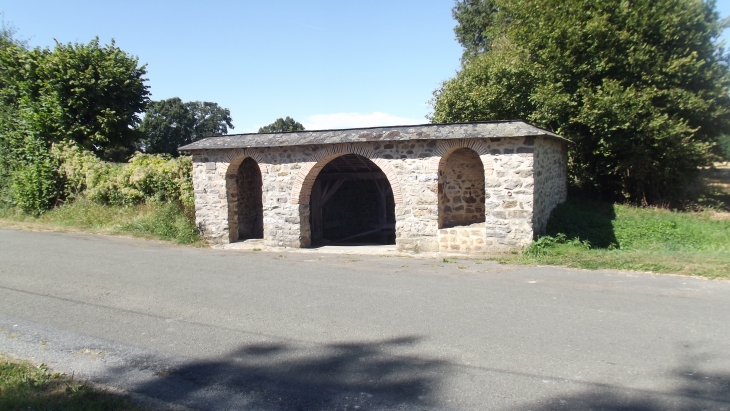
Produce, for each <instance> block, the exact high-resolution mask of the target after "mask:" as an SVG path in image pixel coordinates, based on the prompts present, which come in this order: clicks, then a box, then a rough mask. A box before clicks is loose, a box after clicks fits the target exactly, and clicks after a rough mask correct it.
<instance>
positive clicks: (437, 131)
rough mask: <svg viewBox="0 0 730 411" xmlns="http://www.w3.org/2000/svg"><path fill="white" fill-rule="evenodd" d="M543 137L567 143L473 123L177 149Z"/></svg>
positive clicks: (516, 125)
mask: <svg viewBox="0 0 730 411" xmlns="http://www.w3.org/2000/svg"><path fill="white" fill-rule="evenodd" d="M527 136H535V137H537V136H543V137H548V138H554V139H558V140H561V141H564V142H567V143H569V144H570V143H571V142H570V140H568V139H566V138H564V137H561V136H559V135H557V134H554V133H551V132H550V131H547V130H543V129H541V128H539V127H535V126H533V125H532V124H529V123H527V122H525V121H522V120H508V121H490V122H473V123H449V124H422V125H415V126H389V127H368V128H350V129H340V130H312V131H295V132H290V133H249V134H228V135H225V136H220V137H208V138H205V139H202V140H199V141H196V142H194V143H192V144H188V145H186V146H182V147H180V148H179V149H178V150H180V151H196V150H215V149H228V148H249V147H281V146H306V145H316V144H337V143H361V142H368V141H407V140H452V139H460V138H485V137H507V138H509V137H527Z"/></svg>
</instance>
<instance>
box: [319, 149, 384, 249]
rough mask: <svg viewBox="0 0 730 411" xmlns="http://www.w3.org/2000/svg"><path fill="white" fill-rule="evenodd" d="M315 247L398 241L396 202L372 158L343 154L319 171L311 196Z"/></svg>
mask: <svg viewBox="0 0 730 411" xmlns="http://www.w3.org/2000/svg"><path fill="white" fill-rule="evenodd" d="M309 204H310V219H309V223H310V228H311V236H312V237H311V239H312V245H313V246H320V245H325V244H338V245H362V244H395V201H394V197H393V190H392V188H391V186H390V182H389V181H388V178H387V177H386V175H385V173H383V171H382V170H381V169H380V167H378V166H377V165H376V164H375V163H373V162H372V161H371V160H369V159H367V158H366V157H363V156H360V155H357V154H343V155H340V156H337V157H335V158H334V159H332V160H330V161H329V162H328V163H327V164H326V165H325V166H324V167H323V168H322V170H321V171H320V172H319V174H317V177H316V179H315V180H314V184H313V185H312V191H311V195H310V198H309Z"/></svg>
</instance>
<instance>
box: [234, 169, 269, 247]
mask: <svg viewBox="0 0 730 411" xmlns="http://www.w3.org/2000/svg"><path fill="white" fill-rule="evenodd" d="M227 186H228V187H227V188H228V222H229V227H230V241H231V242H234V241H243V240H249V239H261V238H264V206H263V199H262V194H263V193H262V179H261V169H260V168H259V165H258V163H257V162H256V160H254V159H253V158H251V157H245V158H243V159H239V160H238V161H234V162H232V163H231V165H230V166H229V169H228V173H227Z"/></svg>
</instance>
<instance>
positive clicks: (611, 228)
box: [495, 199, 730, 279]
mask: <svg viewBox="0 0 730 411" xmlns="http://www.w3.org/2000/svg"><path fill="white" fill-rule="evenodd" d="M718 215H719V214H717V213H714V212H711V211H708V212H702V213H689V212H676V211H669V210H664V209H652V208H638V207H632V206H626V205H613V204H608V203H600V202H595V201H591V200H585V199H571V200H570V201H568V202H566V203H564V204H561V205H560V206H558V207H557V208H556V209H555V210H554V211H553V213H552V215H551V217H550V221H549V222H548V227H547V235H546V236H544V237H542V238H540V239H538V241H535V242H534V243H533V244H532V245H531V246H530V247H529V248H528V249H527V250H525V252H523V253H522V255H514V256H505V257H498V258H495V260H497V261H499V262H502V263H522V264H544V265H562V266H567V267H575V268H586V269H606V268H608V269H622V270H624V269H625V270H637V271H651V272H656V273H674V274H683V275H692V276H701V277H707V278H724V279H730V219H725V218H718Z"/></svg>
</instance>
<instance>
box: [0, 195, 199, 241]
mask: <svg viewBox="0 0 730 411" xmlns="http://www.w3.org/2000/svg"><path fill="white" fill-rule="evenodd" d="M0 226H9V227H17V228H31V229H32V228H40V229H43V228H46V229H60V230H67V231H84V232H91V233H97V234H116V235H118V234H121V235H131V236H134V237H142V238H150V239H159V240H165V241H171V242H174V243H178V244H188V245H196V246H201V245H203V241H202V240H201V238H200V236H199V235H198V230H197V227H196V226H195V223H194V222H193V220H192V218H190V217H189V216H186V215H185V213H183V211H182V210H181V208H180V207H179V206H178V205H177V204H173V203H157V202H147V203H145V204H142V205H139V206H134V207H123V206H108V205H99V204H97V203H94V202H92V201H89V200H86V199H83V198H80V199H78V200H76V201H74V202H71V203H68V204H64V205H62V206H60V207H56V208H54V209H52V210H50V211H48V212H46V213H44V214H42V215H41V216H39V217H33V216H29V215H27V214H24V213H22V212H19V211H17V210H13V209H5V210H0Z"/></svg>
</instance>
